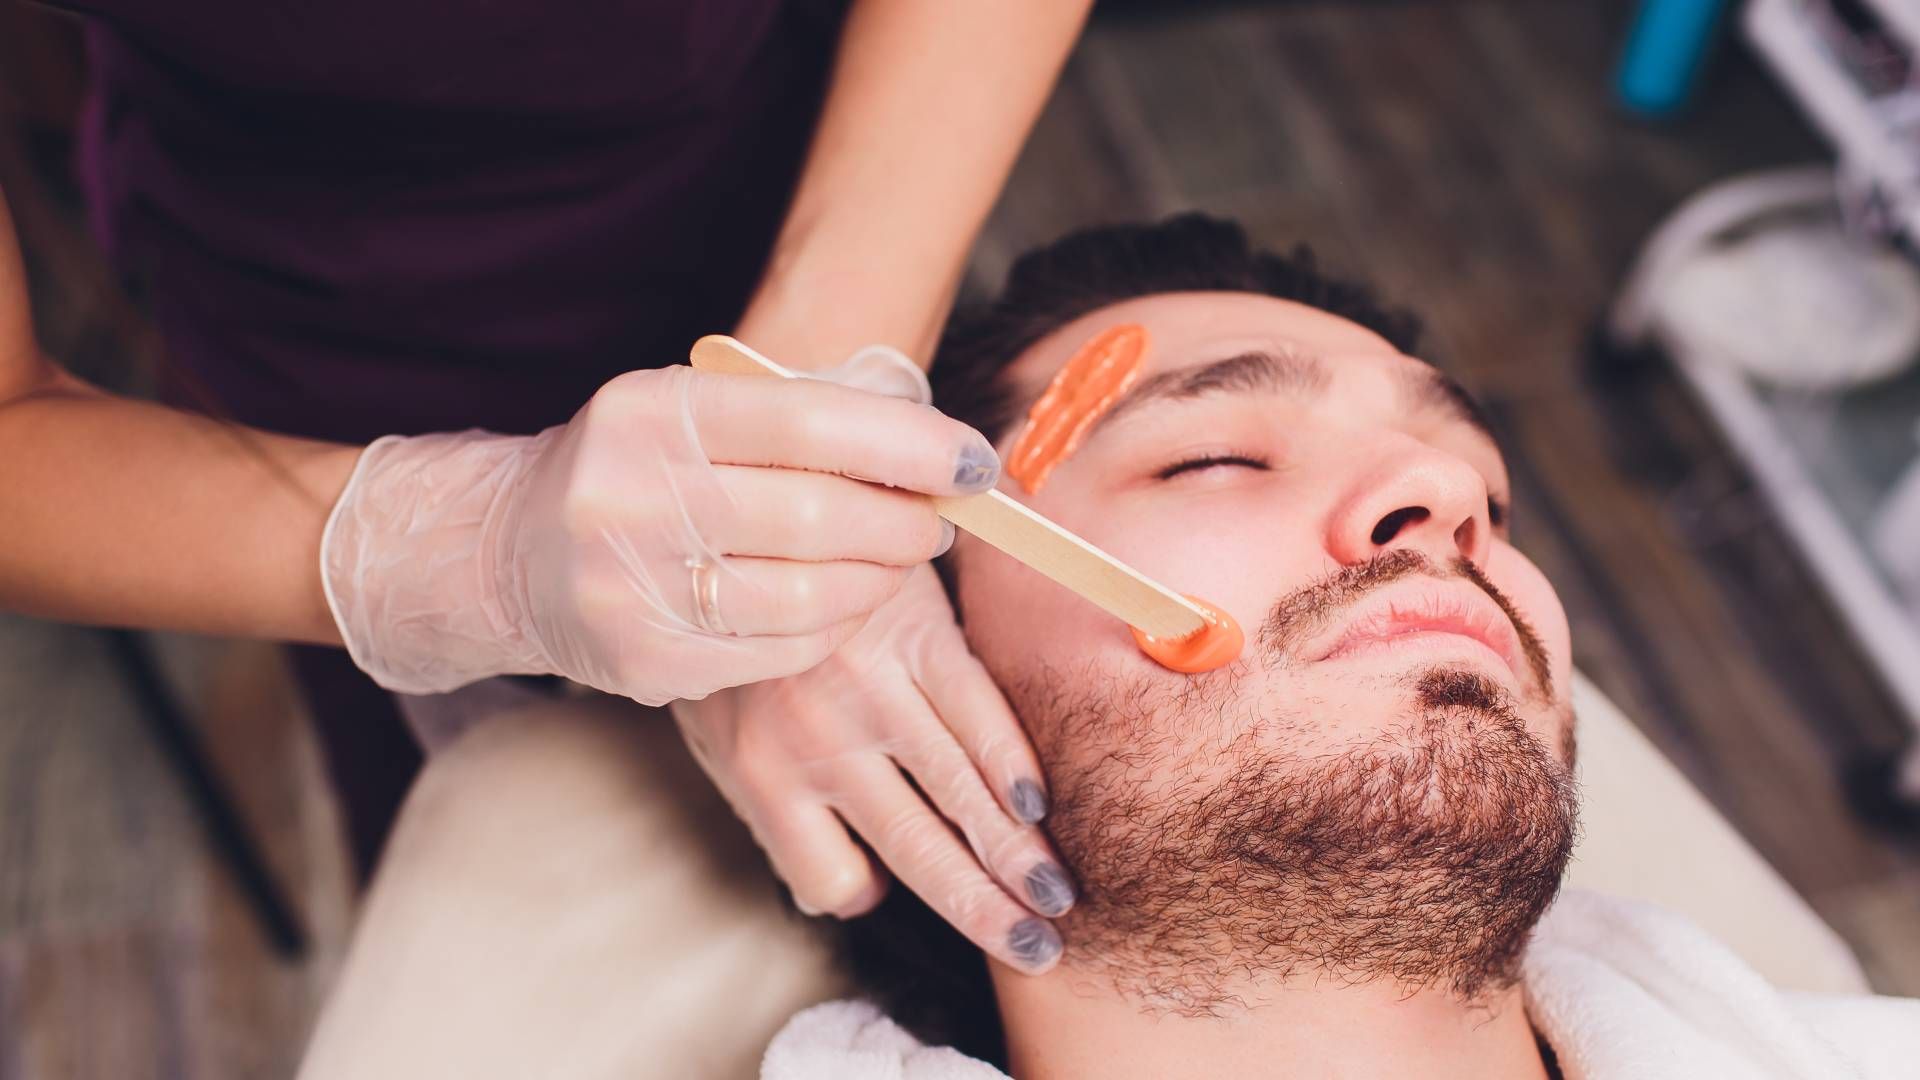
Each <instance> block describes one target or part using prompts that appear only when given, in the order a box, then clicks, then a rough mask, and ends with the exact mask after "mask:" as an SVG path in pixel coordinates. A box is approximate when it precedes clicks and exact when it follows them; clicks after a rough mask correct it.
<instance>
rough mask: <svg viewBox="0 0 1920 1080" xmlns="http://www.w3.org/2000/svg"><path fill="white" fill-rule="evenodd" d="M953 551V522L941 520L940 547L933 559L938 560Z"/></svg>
mask: <svg viewBox="0 0 1920 1080" xmlns="http://www.w3.org/2000/svg"><path fill="white" fill-rule="evenodd" d="M951 550H953V522H951V521H948V520H947V519H945V518H941V519H940V547H939V549H938V550H936V551H935V552H934V553H933V557H934V558H936V559H937V558H939V557H940V556H942V555H945V554H946V553H947V552H949V551H951Z"/></svg>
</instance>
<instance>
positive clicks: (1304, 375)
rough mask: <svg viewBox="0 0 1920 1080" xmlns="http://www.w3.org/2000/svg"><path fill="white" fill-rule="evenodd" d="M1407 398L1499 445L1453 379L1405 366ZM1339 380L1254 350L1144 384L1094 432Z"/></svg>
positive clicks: (1428, 367) (1311, 358) (1306, 360)
mask: <svg viewBox="0 0 1920 1080" xmlns="http://www.w3.org/2000/svg"><path fill="white" fill-rule="evenodd" d="M1399 378H1400V393H1401V396H1402V399H1403V400H1404V401H1406V402H1407V404H1408V405H1410V406H1412V407H1413V408H1415V409H1422V410H1427V411H1432V412H1438V413H1442V414H1444V415H1446V416H1450V417H1452V418H1453V419H1456V420H1459V421H1461V422H1463V423H1466V424H1467V425H1469V426H1471V427H1472V428H1474V430H1476V431H1478V432H1480V433H1481V434H1482V435H1485V436H1486V437H1487V438H1488V439H1489V440H1493V441H1495V442H1497V441H1498V440H1494V435H1493V427H1492V425H1491V424H1490V423H1488V421H1487V415H1486V413H1485V412H1484V411H1483V410H1482V409H1481V408H1480V404H1479V402H1477V401H1475V400H1474V399H1473V395H1471V394H1469V393H1467V391H1466V388H1465V387H1463V386H1461V385H1460V384H1459V383H1458V382H1455V381H1454V379H1453V377H1452V376H1450V375H1448V374H1447V373H1446V372H1444V371H1441V370H1440V369H1439V368H1436V367H1434V366H1433V365H1432V364H1429V363H1426V362H1425V361H1420V362H1418V363H1415V364H1412V365H1407V366H1404V367H1403V368H1402V369H1401V372H1400V375H1399ZM1332 381H1333V376H1332V373H1331V370H1330V369H1329V366H1328V364H1327V361H1326V360H1325V359H1323V358H1322V357H1320V356H1318V355H1315V354H1313V353H1308V352H1297V351H1290V350H1289V351H1281V352H1270V351H1267V350H1261V349H1256V350H1251V351H1247V352H1242V353H1237V354H1235V355H1233V356H1229V357H1226V358H1224V359H1221V360H1215V361H1213V362H1211V363H1206V364H1200V365H1198V366H1196V367H1190V368H1181V369H1180V370H1178V371H1163V372H1161V373H1160V374H1158V375H1154V376H1151V377H1149V378H1146V379H1142V380H1140V381H1139V382H1138V383H1136V384H1135V385H1134V386H1133V388H1132V389H1131V390H1128V391H1127V393H1126V394H1125V395H1124V396H1123V397H1121V399H1120V400H1119V401H1118V402H1116V403H1115V404H1114V406H1113V408H1111V409H1109V410H1107V413H1106V415H1104V416H1102V417H1101V418H1100V419H1099V420H1097V421H1095V423H1094V425H1093V428H1092V429H1091V430H1090V431H1089V432H1088V434H1089V435H1091V434H1092V432H1093V431H1098V430H1099V429H1100V428H1101V427H1103V426H1105V425H1106V424H1108V423H1110V422H1112V421H1113V420H1115V419H1116V418H1118V417H1120V416H1121V415H1123V414H1125V413H1127V412H1130V411H1133V410H1135V409H1140V408H1144V407H1146V406H1148V405H1152V404H1156V403H1159V402H1164V401H1187V400H1192V399H1194V398H1200V397H1209V396H1212V395H1214V394H1232V393H1242V394H1258V393H1268V394H1287V395H1290V396H1293V397H1299V398H1305V399H1311V398H1314V397H1318V396H1319V395H1321V394H1323V393H1325V392H1326V390H1327V387H1328V385H1330V384H1331V383H1332Z"/></svg>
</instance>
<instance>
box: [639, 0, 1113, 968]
mask: <svg viewBox="0 0 1920 1080" xmlns="http://www.w3.org/2000/svg"><path fill="white" fill-rule="evenodd" d="M1088 6H1089V3H1088V0H965V2H963V3H953V2H949V0H862V2H860V3H856V4H855V5H854V8H853V11H852V12H851V14H850V16H849V19H848V22H847V26H846V31H845V39H844V41H843V43H842V46H841V49H840V54H839V60H838V64H837V66H836V69H835V73H834V79H833V84H832V88H831V91H830V93H829V96H828V99H827V105H826V112H825V115H824V117H823V119H822V121H821V124H820V129H819V132H818V134H817V136H816V137H815V141H814V147H813V153H812V155H811V157H810V159H809V161H808V164H807V167H806V171H805V173H804V175H803V178H802V181H801V184H800V188H799V192H798V194H797V196H796V198H795V201H794V204H793V208H792V211H791V214H790V217H789V218H788V220H787V223H786V226H785V228H784V230H783V231H782V233H781V237H780V241H779V245H778V249H777V250H776V252H775V255H774V258H773V261H772V266H771V268H770V270H769V271H768V274H767V276H766V278H765V280H764V281H763V283H762V285H761V288H760V290H759V292H758V294H757V296H756V297H755V299H754V302H753V304H752V306H751V307H750V308H749V309H748V312H747V315H746V317H745V319H744V320H743V321H742V324H741V326H740V327H739V328H738V330H737V331H736V332H737V334H738V336H739V337H741V338H742V339H743V340H745V341H746V342H747V343H748V344H751V345H753V346H755V347H756V348H758V349H760V350H761V351H763V352H765V353H767V354H768V355H770V356H772V357H774V358H775V359H777V360H780V361H782V362H784V363H787V364H790V365H792V366H795V367H809V368H811V367H819V366H822V365H826V364H832V363H835V362H837V361H839V360H841V359H843V358H844V357H846V356H847V355H848V353H849V352H851V351H853V350H855V349H857V348H860V347H861V346H864V345H868V344H885V345H892V346H894V347H896V348H898V349H901V350H902V351H904V352H905V353H906V354H907V355H909V356H911V357H913V358H914V359H916V360H917V361H919V362H921V363H922V364H925V363H926V362H928V361H929V360H931V358H932V352H933V346H934V342H935V340H936V338H937V337H938V334H939V331H940V328H941V326H942V325H943V324H944V322H945V321H946V317H947V312H948V308H949V306H950V305H951V303H952V300H953V294H954V290H955V286H956V283H957V282H958V281H959V278H960V274H961V272H962V267H963V265H964V261H965V259H966V256H967V253H968V251H969V250H970V248H971V247H972V245H973V241H974V237H975V235H976V233H977V232H978V231H979V228H980V225H981V223H982V222H983V221H984V220H985V218H986V215H987V212H988V211H989V210H990V209H991V208H992V206H993V202H994V200H995V198H996V197H997V196H998V193H999V190H1000V187H1001V185H1002V184H1003V183H1004V182H1005V180H1006V176H1007V173H1008V171H1009V170H1010V169H1011V168H1012V165H1013V161H1014V158H1015V157H1016V155H1017V154H1018V151H1019V148H1020V145H1021V144H1022V143H1023V142H1024V141H1025V139H1026V135H1027V131H1028V129H1029V128H1030V127H1031V126H1032V124H1033V122H1034V119H1035V118H1036V117H1037V116H1038V114H1039V112H1040V108H1041V106H1042V104H1043V103H1044V102H1045V100H1046V96H1047V94H1048V92H1049V91H1050V89H1051V88H1052V85H1053V82H1054V80H1055V78H1056V77H1057V75H1058V73H1059V70H1060V67H1061V65H1062V64H1063V62H1064V61H1065V59H1066V55H1067V53H1068V51H1069V50H1070V48H1071V47H1072V44H1073V41H1074V38H1075V37H1076V36H1077V35H1078V32H1079V29H1080V26H1081V24H1082V22H1083V21H1084V20H1085V17H1086V12H1087V8H1088ZM847 527H849V528H852V529H857V528H858V527H859V525H858V523H857V522H848V523H847ZM674 715H675V717H676V719H678V720H679V722H680V725H681V728H682V729H683V730H684V731H685V733H686V735H687V739H688V742H689V743H690V744H691V745H692V747H693V749H694V751H695V753H696V755H697V756H698V757H699V759H700V760H701V762H702V764H704V765H705V766H706V768H707V770H708V772H709V773H710V774H712V776H713V778H714V780H715V782H716V783H717V784H718V786H719V787H720V789H721V790H722V791H723V792H724V793H725V794H726V795H727V797H728V799H729V801H730V802H731V803H732V805H733V807H734V809H735V810H736V811H737V812H738V813H739V814H740V816H741V817H743V818H744V819H746V821H747V823H748V824H749V825H751V826H752V828H753V833H754V836H755V838H756V839H758V840H759V842H760V844H761V846H762V847H763V848H765V849H766V851H767V854H768V856H769V857H770V859H771V861H772V862H773V865H774V868H775V869H776V870H778V871H779V873H780V875H781V876H782V877H783V878H785V879H786V881H787V884H788V885H789V886H790V887H791V888H792V890H793V895H794V899H795V900H796V902H797V903H798V904H799V905H800V906H801V907H802V908H805V909H808V910H812V911H817V912H827V913H832V914H835V915H840V916H843V917H844V916H851V915H855V914H859V913H860V912H863V911H865V910H867V909H869V908H871V907H872V906H873V905H874V904H875V903H877V902H878V900H879V898H880V896H881V894H882V892H883V890H884V888H885V887H886V881H887V872H886V870H890V871H891V872H892V875H893V876H894V877H897V878H899V880H900V881H901V882H902V883H903V884H905V885H906V886H907V887H909V888H911V889H913V890H914V891H915V892H916V893H918V894H919V895H920V896H921V897H922V898H923V899H925V900H926V901H927V902H928V904H930V905H931V906H932V907H933V908H934V909H935V910H936V911H938V912H940V913H941V915H943V916H944V917H946V918H947V919H948V920H949V921H950V922H952V923H953V924H954V925H955V926H956V927H957V928H959V930H960V931H961V932H962V933H964V934H966V935H967V936H968V937H969V938H971V939H972V940H973V941H974V942H975V943H976V944H978V945H979V946H980V947H981V948H982V949H984V950H986V951H987V952H988V953H989V954H990V955H992V956H995V957H997V958H999V959H1000V960H1002V961H1003V962H1006V963H1009V964H1012V965H1014V966H1015V967H1016V968H1018V969H1020V970H1024V971H1043V970H1045V969H1047V968H1049V967H1051V966H1052V965H1053V963H1054V962H1055V960H1056V959H1057V958H1058V956H1059V953H1060V944H1061V943H1060V938H1059V936H1058V934H1057V933H1056V932H1055V931H1054V929H1053V928H1052V926H1051V924H1050V923H1048V922H1047V919H1048V918H1050V917H1052V916H1056V915H1059V914H1061V913H1063V912H1064V911H1065V910H1066V909H1067V907H1068V906H1069V905H1070V904H1071V903H1072V899H1073V894H1072V887H1071V885H1070V884H1069V883H1068V879H1067V876H1066V874H1065V873H1064V871H1062V870H1061V869H1060V866H1059V863H1058V860H1057V858H1056V857H1055V856H1054V854H1053V852H1052V849H1051V847H1050V846H1049V845H1048V843H1047V841H1046V839H1045V838H1044V836H1042V835H1041V833H1040V831H1039V830H1038V829H1037V828H1035V827H1034V824H1033V823H1034V822H1036V821H1038V820H1039V819H1040V817H1041V816H1042V815H1043V814H1044V813H1045V803H1046V800H1045V794H1044V792H1045V787H1044V784H1045V781H1044V778H1043V777H1042V776H1041V773H1040V767H1039V763H1038V761H1037V759H1036V758H1035V756H1034V753H1033V750H1032V748H1031V746H1030V744H1029V743H1028V740H1027V737H1026V734H1025V732H1024V731H1022V730H1021V727H1020V725H1019V722H1018V721H1017V720H1016V719H1015V717H1014V716H1013V713H1012V710H1011V709H1009V708H1008V706H1007V703H1006V701H1005V700H1004V699H1003V698H1002V697H1001V695H1000V692H999V690H998V688H997V687H996V686H995V685H994V683H993V680H992V679H991V678H990V677H989V676H988V674H987V672H986V670H985V668H983V667H982V666H981V664H980V662H979V661H978V660H977V659H975V658H974V656H973V655H972V653H971V652H970V651H969V650H968V648H967V644H966V639H965V638H964V636H963V635H962V634H961V632H960V628H959V626H958V625H957V624H956V623H955V620H954V615H953V610H952V608H951V606H950V605H949V604H948V603H947V600H946V597H945V596H944V594H943V593H942V591H941V588H940V585H939V582H938V581H937V580H936V579H935V577H934V575H933V573H932V571H931V570H927V569H922V570H921V571H919V572H918V573H917V574H916V576H915V578H914V579H913V580H910V581H909V582H908V583H907V585H906V586H905V587H904V588H903V589H902V590H901V592H900V594H899V595H898V596H896V597H895V598H894V599H893V600H891V601H889V602H888V603H887V604H886V605H883V606H882V607H881V608H880V609H879V610H878V611H877V612H876V613H875V615H874V617H873V618H872V620H870V621H869V622H868V624H867V626H866V627H865V628H864V629H863V630H862V631H861V632H860V633H859V634H858V635H856V636H855V637H854V638H853V639H852V640H851V641H849V642H848V643H847V644H846V645H844V646H842V647H841V648H840V650H839V651H838V652H836V653H835V654H834V655H833V656H832V657H829V658H828V659H827V660H826V661H825V662H824V663H822V664H821V665H820V666H818V667H816V668H814V669H812V670H811V671H808V672H806V673H804V674H802V675H799V676H796V677H793V678H789V679H779V680H772V681H769V682H764V683H759V684H755V685H752V686H743V687H740V688H738V689H735V690H730V691H725V692H722V693H718V694H715V695H713V696H712V697H709V698H707V699H706V700H705V701H701V702H679V703H676V704H675V706H674ZM903 773H904V774H905V775H903ZM906 776H911V777H912V781H913V782H912V783H909V782H908V781H907V779H906ZM854 835H857V836H858V837H859V838H860V839H862V840H864V841H865V843H866V846H867V847H868V848H870V849H871V850H872V851H873V852H874V853H875V854H876V855H877V856H878V857H879V860H880V861H881V862H882V863H884V864H885V866H886V870H881V869H879V868H877V867H875V866H874V865H873V864H872V860H870V859H869V857H868V856H867V854H866V852H865V851H864V850H862V848H861V847H860V846H859V845H857V844H856V843H855V842H854V840H853V836H854Z"/></svg>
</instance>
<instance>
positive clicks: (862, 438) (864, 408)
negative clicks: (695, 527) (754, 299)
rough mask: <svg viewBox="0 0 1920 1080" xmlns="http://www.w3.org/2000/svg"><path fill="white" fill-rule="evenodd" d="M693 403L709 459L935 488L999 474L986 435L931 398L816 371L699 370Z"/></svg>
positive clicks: (971, 487)
mask: <svg viewBox="0 0 1920 1080" xmlns="http://www.w3.org/2000/svg"><path fill="white" fill-rule="evenodd" d="M691 377H692V381H691V385H690V386H689V387H688V389H687V394H686V398H685V399H684V400H685V402H686V408H687V410H688V414H689V416H688V419H689V421H690V422H691V423H692V425H693V430H694V434H695V435H696V436H697V437H698V439H699V440H700V447H701V449H702V450H704V451H705V452H706V455H707V460H709V461H711V462H713V463H714V464H716V465H759V466H778V467H782V468H788V469H809V470H812V471H814V472H831V473H839V474H841V475H842V476H850V477H854V478H855V479H860V480H871V481H873V482H875V483H880V484H886V485H889V486H891V487H898V488H907V489H910V490H913V491H920V492H925V493H926V494H928V495H969V494H974V493H976V492H981V491H986V490H987V489H989V488H991V487H993V485H994V484H995V483H997V482H998V481H999V479H1000V455H999V454H997V453H995V452H994V449H993V444H992V443H989V442H988V441H987V439H986V436H984V435H982V434H980V433H979V432H977V431H975V430H973V429H972V428H970V427H968V426H967V425H965V424H962V423H960V422H959V421H957V420H952V419H949V418H948V417H945V416H942V415H941V414H940V413H939V411H938V410H936V409H934V408H932V407H931V406H927V405H921V404H919V403H917V402H912V401H902V400H900V399H899V398H893V397H887V396H885V395H881V394H875V393H871V392H868V391H864V390H855V389H852V388H850V387H845V386H837V385H834V384H833V383H826V382H819V381H816V380H813V379H778V378H770V377H766V376H758V375H727V374H719V373H716V372H707V371H700V372H692V373H691Z"/></svg>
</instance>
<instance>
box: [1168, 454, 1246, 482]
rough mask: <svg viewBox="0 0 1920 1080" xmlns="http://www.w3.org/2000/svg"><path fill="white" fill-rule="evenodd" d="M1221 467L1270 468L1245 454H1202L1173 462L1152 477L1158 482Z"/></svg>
mask: <svg viewBox="0 0 1920 1080" xmlns="http://www.w3.org/2000/svg"><path fill="white" fill-rule="evenodd" d="M1222 466H1228V467H1231V466H1238V467H1240V468H1243V469H1260V470H1265V469H1268V468H1271V466H1270V465H1269V464H1268V463H1267V461H1266V460H1265V459H1263V458H1257V457H1251V456H1248V455H1246V454H1202V455H1200V456H1199V457H1193V458H1188V459H1187V460H1185V461H1180V462H1175V463H1174V464H1172V465H1169V466H1167V467H1166V468H1164V469H1161V470H1160V471H1159V472H1157V473H1155V474H1154V476H1155V478H1157V479H1160V480H1171V479H1173V478H1174V477H1176V476H1179V475H1180V474H1182V473H1190V472H1201V471H1204V470H1206V469H1212V468H1219V467H1222Z"/></svg>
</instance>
